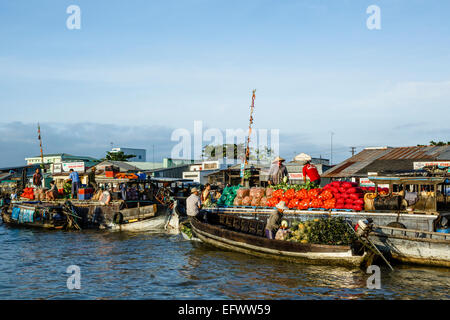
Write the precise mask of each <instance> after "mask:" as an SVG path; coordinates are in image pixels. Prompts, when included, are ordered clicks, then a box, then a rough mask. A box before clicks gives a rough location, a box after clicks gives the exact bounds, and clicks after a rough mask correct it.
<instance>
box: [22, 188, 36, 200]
mask: <svg viewBox="0 0 450 320" xmlns="http://www.w3.org/2000/svg"><path fill="white" fill-rule="evenodd" d="M20 196H21V197H22V198H27V199H29V200H34V189H33V188H25V189H23V193H22V194H21V195H20Z"/></svg>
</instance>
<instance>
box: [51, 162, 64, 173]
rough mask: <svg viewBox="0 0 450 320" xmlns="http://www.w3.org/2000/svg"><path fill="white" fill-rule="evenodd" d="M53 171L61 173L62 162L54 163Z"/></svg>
mask: <svg viewBox="0 0 450 320" xmlns="http://www.w3.org/2000/svg"><path fill="white" fill-rule="evenodd" d="M52 168H53V169H52V172H53V173H61V172H62V164H61V163H54V164H53V165H52Z"/></svg>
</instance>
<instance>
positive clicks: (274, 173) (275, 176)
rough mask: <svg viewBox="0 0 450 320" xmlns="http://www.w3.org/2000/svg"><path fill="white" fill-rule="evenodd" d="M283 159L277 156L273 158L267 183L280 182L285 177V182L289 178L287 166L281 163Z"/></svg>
mask: <svg viewBox="0 0 450 320" xmlns="http://www.w3.org/2000/svg"><path fill="white" fill-rule="evenodd" d="M284 161H285V159H283V158H281V157H279V156H278V157H276V158H275V160H273V162H272V166H271V167H270V170H269V184H272V185H275V184H279V183H281V182H282V181H283V179H285V178H286V179H285V180H286V181H285V182H287V180H288V179H289V178H288V171H287V168H286V166H285V165H284V164H283V162H284Z"/></svg>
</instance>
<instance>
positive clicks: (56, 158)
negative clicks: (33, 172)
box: [25, 153, 99, 167]
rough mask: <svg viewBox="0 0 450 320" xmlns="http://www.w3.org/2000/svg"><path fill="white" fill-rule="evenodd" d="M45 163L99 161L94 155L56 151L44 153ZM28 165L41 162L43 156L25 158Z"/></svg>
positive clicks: (88, 162) (88, 163)
mask: <svg viewBox="0 0 450 320" xmlns="http://www.w3.org/2000/svg"><path fill="white" fill-rule="evenodd" d="M43 158H44V163H63V162H84V163H85V164H86V166H88V167H89V166H92V165H94V164H96V163H98V162H99V161H98V160H97V159H95V158H92V157H86V156H74V155H71V154H68V153H54V154H44V156H43ZM25 161H26V162H27V165H34V164H40V163H41V156H36V157H30V158H25Z"/></svg>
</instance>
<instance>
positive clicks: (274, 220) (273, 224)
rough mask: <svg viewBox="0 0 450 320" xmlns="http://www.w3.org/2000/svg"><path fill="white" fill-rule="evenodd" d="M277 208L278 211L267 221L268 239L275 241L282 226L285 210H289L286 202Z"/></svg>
mask: <svg viewBox="0 0 450 320" xmlns="http://www.w3.org/2000/svg"><path fill="white" fill-rule="evenodd" d="M275 208H276V210H275V211H274V212H273V213H272V214H271V215H270V217H269V219H267V224H266V237H267V238H268V239H275V235H276V233H277V231H278V229H279V228H280V226H281V219H282V218H283V212H284V210H287V209H289V208H288V207H287V206H286V203H285V202H284V201H280V203H278V204H277V205H276V206H275Z"/></svg>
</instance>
